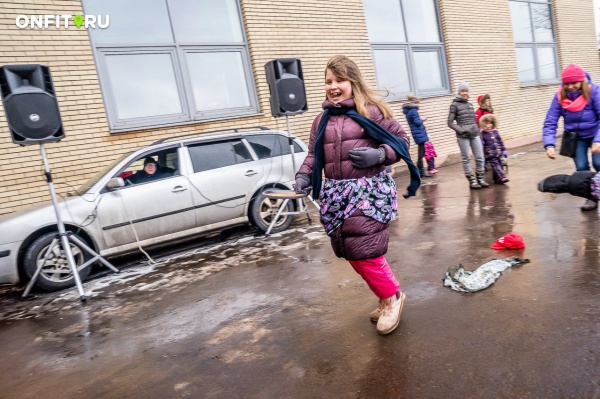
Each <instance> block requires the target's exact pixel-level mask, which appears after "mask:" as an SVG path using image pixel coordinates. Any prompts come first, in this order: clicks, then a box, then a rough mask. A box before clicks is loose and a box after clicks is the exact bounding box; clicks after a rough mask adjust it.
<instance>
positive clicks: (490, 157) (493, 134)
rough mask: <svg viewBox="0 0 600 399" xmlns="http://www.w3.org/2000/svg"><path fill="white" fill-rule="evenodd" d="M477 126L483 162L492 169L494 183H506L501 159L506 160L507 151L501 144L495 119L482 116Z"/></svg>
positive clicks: (489, 115)
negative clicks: (483, 156)
mask: <svg viewBox="0 0 600 399" xmlns="http://www.w3.org/2000/svg"><path fill="white" fill-rule="evenodd" d="M479 126H480V127H481V142H482V143H483V153H484V155H485V160H486V161H487V162H488V163H489V164H490V166H491V167H492V173H493V176H494V183H496V184H505V183H508V179H507V178H506V175H505V174H504V170H503V169H502V157H504V158H507V157H508V151H506V147H504V142H502V137H500V133H498V129H497V128H498V121H497V119H496V117H495V116H494V115H492V114H487V115H484V116H482V117H481V119H480V120H479Z"/></svg>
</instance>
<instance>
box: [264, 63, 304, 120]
mask: <svg viewBox="0 0 600 399" xmlns="http://www.w3.org/2000/svg"><path fill="white" fill-rule="evenodd" d="M265 72H266V74H267V82H268V83H269V90H270V92H271V97H270V101H271V114H272V115H273V116H275V117H277V116H282V115H294V114H301V113H303V112H306V111H308V106H307V105H306V91H305V89H304V77H303V76H302V64H301V63H300V60H299V59H297V58H278V59H275V60H273V61H269V62H267V63H266V64H265Z"/></svg>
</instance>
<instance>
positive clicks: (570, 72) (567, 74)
mask: <svg viewBox="0 0 600 399" xmlns="http://www.w3.org/2000/svg"><path fill="white" fill-rule="evenodd" d="M584 80H585V72H584V71H583V68H582V67H580V66H579V65H577V64H569V65H567V67H566V68H565V69H563V71H562V82H563V83H573V82H583V81H584Z"/></svg>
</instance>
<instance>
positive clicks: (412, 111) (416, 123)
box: [402, 93, 433, 177]
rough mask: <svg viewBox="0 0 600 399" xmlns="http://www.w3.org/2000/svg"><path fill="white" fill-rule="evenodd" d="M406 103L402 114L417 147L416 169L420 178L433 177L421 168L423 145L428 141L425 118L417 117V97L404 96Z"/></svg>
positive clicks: (412, 95)
mask: <svg viewBox="0 0 600 399" xmlns="http://www.w3.org/2000/svg"><path fill="white" fill-rule="evenodd" d="M406 98H407V100H408V102H407V103H406V104H404V105H403V106H402V112H404V115H405V116H406V121H407V122H408V127H409V128H410V133H411V135H412V137H413V140H414V141H415V144H416V145H417V147H418V150H417V168H419V173H420V174H421V177H432V176H433V175H432V174H430V173H429V171H428V170H425V168H424V167H423V158H424V157H425V143H426V142H428V141H429V136H427V130H426V129H425V121H426V120H427V118H423V119H421V117H420V116H419V103H420V102H421V100H420V99H419V97H417V96H415V95H414V94H412V93H409V94H408V95H407V96H406Z"/></svg>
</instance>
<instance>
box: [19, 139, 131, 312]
mask: <svg viewBox="0 0 600 399" xmlns="http://www.w3.org/2000/svg"><path fill="white" fill-rule="evenodd" d="M40 151H41V152H42V161H43V162H44V174H45V176H46V182H47V183H48V187H49V188H50V196H51V197H52V205H53V206H54V212H55V213H56V225H57V227H58V233H57V234H56V237H54V239H53V240H52V243H51V244H50V246H48V249H47V250H46V253H45V255H44V259H43V261H42V262H39V261H38V266H37V269H36V271H35V273H34V274H33V277H31V280H30V281H29V284H28V285H27V288H25V292H23V296H22V298H25V297H27V296H28V295H29V292H30V291H31V289H32V288H33V286H34V285H35V282H36V280H37V279H38V277H39V275H40V273H41V272H42V269H43V268H44V266H45V265H46V262H47V261H48V260H49V259H50V258H51V257H52V255H53V254H54V251H53V250H54V247H55V246H57V245H58V246H59V249H60V247H62V250H63V252H64V254H65V256H66V258H67V262H68V263H69V268H70V269H71V273H72V274H73V279H74V280H75V285H76V286H77V291H78V292H79V299H81V302H85V301H86V300H87V297H86V296H85V292H84V291H83V285H82V284H81V278H80V277H79V270H83V269H84V268H85V267H87V266H89V265H91V264H92V263H93V262H95V261H96V260H99V261H100V262H102V264H103V265H104V266H106V267H108V268H109V269H111V270H112V271H114V272H115V273H119V269H117V268H116V267H114V266H113V265H111V264H110V263H109V262H108V261H107V260H106V259H104V258H103V257H102V256H100V255H99V254H98V253H96V252H95V251H94V250H92V249H91V248H90V247H89V246H87V245H86V244H85V243H84V242H83V241H81V240H80V239H79V238H77V237H76V236H75V235H73V234H71V233H70V232H67V231H66V229H65V225H64V223H63V221H62V219H61V217H60V211H59V209H58V201H57V200H56V192H55V191H54V183H53V182H52V175H51V174H50V166H49V165H48V158H47V156H46V149H45V148H44V144H43V143H40ZM69 241H71V242H72V243H73V244H75V245H77V246H78V247H79V248H81V249H82V250H84V251H86V252H88V253H89V254H90V255H93V257H92V258H91V259H89V260H88V261H86V262H85V263H83V264H82V265H81V266H79V268H78V267H77V265H76V264H75V258H73V252H72V251H71V244H70V242H69Z"/></svg>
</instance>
